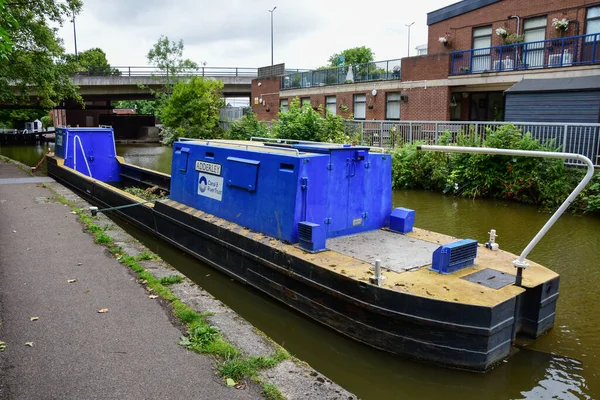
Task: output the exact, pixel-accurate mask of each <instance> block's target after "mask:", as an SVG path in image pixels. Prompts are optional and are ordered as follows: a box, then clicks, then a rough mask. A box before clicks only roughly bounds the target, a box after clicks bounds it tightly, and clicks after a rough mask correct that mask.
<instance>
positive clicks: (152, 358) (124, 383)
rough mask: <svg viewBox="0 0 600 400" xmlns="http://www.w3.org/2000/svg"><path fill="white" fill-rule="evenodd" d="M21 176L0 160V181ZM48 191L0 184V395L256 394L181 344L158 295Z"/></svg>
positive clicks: (244, 396)
mask: <svg viewBox="0 0 600 400" xmlns="http://www.w3.org/2000/svg"><path fill="white" fill-rule="evenodd" d="M24 177H27V174H25V173H24V172H23V171H20V170H19V169H18V168H17V167H15V166H14V165H10V164H5V163H3V162H2V161H0V178H2V179H7V178H24ZM25 182H27V181H25ZM51 196H52V193H51V192H50V191H49V190H48V189H45V188H43V187H42V185H41V184H40V183H32V182H27V183H16V184H3V185H0V323H1V325H0V341H3V342H5V343H6V346H7V347H6V350H5V351H4V352H0V399H256V398H260V397H261V396H260V389H259V388H257V387H255V386H250V387H248V388H246V389H245V390H236V389H232V388H228V387H226V386H224V385H223V384H222V382H221V379H219V378H218V377H217V376H216V374H215V372H214V370H213V368H212V365H211V359H210V358H209V357H206V356H202V355H198V354H195V353H192V352H189V351H187V350H185V349H184V348H182V347H180V346H179V345H178V344H177V341H178V338H179V337H180V336H181V332H180V331H179V329H178V328H177V327H175V326H174V325H173V324H172V323H171V322H170V320H169V316H168V315H167V312H166V311H165V309H163V307H161V306H160V304H159V303H158V300H151V299H149V298H148V294H147V293H146V292H145V290H144V289H143V288H142V287H141V286H140V285H139V284H138V283H136V281H135V279H134V278H133V276H132V275H131V274H129V272H128V270H127V269H126V267H124V266H123V265H121V264H119V263H118V262H117V261H116V260H115V259H114V258H112V257H111V256H108V255H107V254H106V253H105V251H104V248H103V247H102V246H98V245H96V244H94V243H93V239H92V237H91V236H90V235H89V234H87V233H84V232H83V231H82V225H81V224H80V223H79V222H78V220H77V219H78V218H77V216H76V215H73V214H71V209H70V208H69V207H65V206H63V205H62V204H60V203H56V202H53V201H48V200H47V198H48V197H51ZM70 279H76V280H77V281H76V282H75V283H67V281H68V280H70ZM102 308H108V310H109V311H108V312H107V313H104V314H100V313H98V312H97V311H98V310H99V309H102ZM30 317H38V318H39V320H37V321H31V320H30ZM26 342H32V344H33V347H28V346H25V343H26Z"/></svg>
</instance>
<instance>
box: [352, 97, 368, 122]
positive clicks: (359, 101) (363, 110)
mask: <svg viewBox="0 0 600 400" xmlns="http://www.w3.org/2000/svg"><path fill="white" fill-rule="evenodd" d="M366 117H367V95H366V94H355V95H354V119H365V118H366Z"/></svg>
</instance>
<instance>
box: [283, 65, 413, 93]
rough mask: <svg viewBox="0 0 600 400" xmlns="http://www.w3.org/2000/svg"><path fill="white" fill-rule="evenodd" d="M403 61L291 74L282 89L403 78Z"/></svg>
mask: <svg viewBox="0 0 600 400" xmlns="http://www.w3.org/2000/svg"><path fill="white" fill-rule="evenodd" d="M400 62H401V59H396V60H385V61H373V62H369V63H364V64H353V65H343V66H340V67H335V68H326V69H317V70H312V71H301V72H300V71H299V72H289V71H286V74H285V76H284V77H283V79H282V80H281V88H282V89H299V88H309V87H315V86H327V85H341V84H344V83H359V82H370V81H379V80H393V79H400V78H401V75H402V74H401V67H400Z"/></svg>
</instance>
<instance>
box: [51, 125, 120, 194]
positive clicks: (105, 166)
mask: <svg viewBox="0 0 600 400" xmlns="http://www.w3.org/2000/svg"><path fill="white" fill-rule="evenodd" d="M54 151H55V154H56V156H57V157H60V158H63V159H64V160H65V166H66V167H69V168H72V169H74V170H75V171H78V172H81V173H82V174H84V175H87V176H89V177H90V178H94V179H98V180H99V181H102V182H117V181H119V179H120V176H119V163H118V161H117V159H116V155H117V153H116V150H115V140H114V133H113V130H112V128H57V130H56V139H55V148H54Z"/></svg>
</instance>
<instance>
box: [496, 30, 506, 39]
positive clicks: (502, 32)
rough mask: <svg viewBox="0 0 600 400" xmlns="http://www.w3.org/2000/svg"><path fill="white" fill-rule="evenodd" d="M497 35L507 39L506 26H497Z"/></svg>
mask: <svg viewBox="0 0 600 400" xmlns="http://www.w3.org/2000/svg"><path fill="white" fill-rule="evenodd" d="M496 35H498V36H500V37H501V38H502V39H506V37H507V36H508V31H507V30H506V29H504V28H496Z"/></svg>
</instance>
